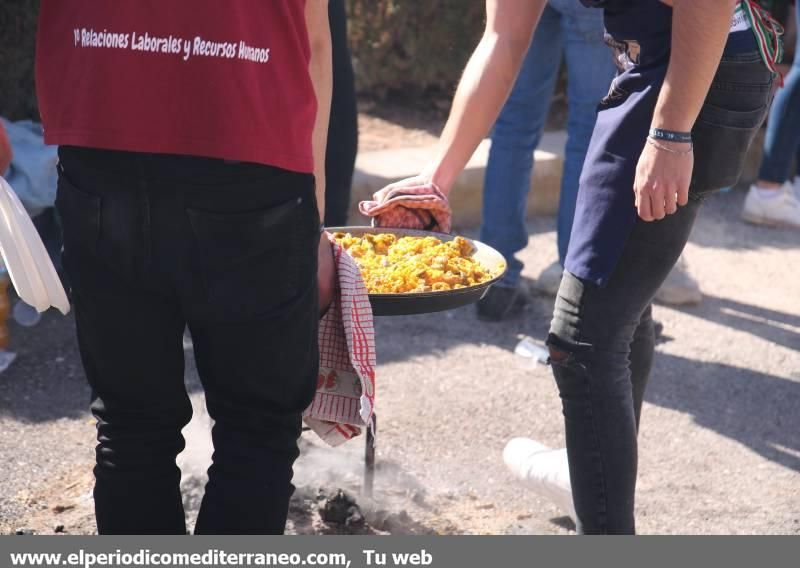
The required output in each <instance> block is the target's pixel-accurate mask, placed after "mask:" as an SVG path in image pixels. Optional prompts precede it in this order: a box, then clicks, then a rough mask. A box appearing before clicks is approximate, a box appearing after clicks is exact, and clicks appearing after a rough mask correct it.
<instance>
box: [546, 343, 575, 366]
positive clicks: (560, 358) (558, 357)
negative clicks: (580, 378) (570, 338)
mask: <svg viewBox="0 0 800 568" xmlns="http://www.w3.org/2000/svg"><path fill="white" fill-rule="evenodd" d="M547 348H548V349H549V350H550V363H566V362H567V359H569V355H570V354H569V353H567V352H566V351H562V350H561V349H559V348H558V347H554V346H553V345H548V346H547Z"/></svg>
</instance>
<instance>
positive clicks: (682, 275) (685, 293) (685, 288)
mask: <svg viewBox="0 0 800 568" xmlns="http://www.w3.org/2000/svg"><path fill="white" fill-rule="evenodd" d="M687 268H688V267H687V266H686V261H685V260H684V259H683V257H682V256H681V257H680V258H679V259H678V262H677V264H675V266H673V267H672V270H670V272H669V275H668V276H667V279H666V280H665V281H664V283H663V284H662V285H661V288H659V289H658V292H656V297H655V299H656V300H657V301H659V302H661V303H662V304H671V305H674V306H679V305H684V304H699V303H700V302H701V301H702V300H703V293H702V292H701V291H700V285H699V284H698V283H697V280H695V279H694V278H692V277H691V276H690V275H689V271H688V269H687Z"/></svg>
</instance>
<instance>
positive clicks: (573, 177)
mask: <svg viewBox="0 0 800 568" xmlns="http://www.w3.org/2000/svg"><path fill="white" fill-rule="evenodd" d="M562 29H563V31H564V44H565V45H564V49H565V54H566V60H567V104H568V105H569V115H568V117H567V146H566V149H565V153H564V154H565V155H564V173H563V176H562V178H561V194H560V198H559V203H558V231H557V233H558V260H559V262H560V263H561V265H562V266H563V265H564V259H565V258H566V257H567V247H568V246H569V236H570V233H571V232H572V220H573V218H574V217H575V202H576V201H577V199H578V185H579V183H578V182H579V179H580V175H581V169H582V168H583V162H584V159H585V158H586V150H587V149H588V147H589V140H590V139H591V137H592V130H593V129H594V123H595V120H596V118H597V104H598V103H599V102H600V100H601V99H602V98H603V97H604V96H605V94H606V92H607V91H608V87H609V85H610V84H611V79H612V78H613V77H614V73H615V67H614V61H613V59H612V55H611V51H610V50H609V48H608V47H607V46H606V45H605V44H604V43H603V18H602V12H601V11H600V10H586V9H584V8H583V7H582V6H578V7H577V8H574V9H573V10H572V11H571V12H570V13H564V14H563V15H562Z"/></svg>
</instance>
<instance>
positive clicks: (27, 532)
mask: <svg viewBox="0 0 800 568" xmlns="http://www.w3.org/2000/svg"><path fill="white" fill-rule="evenodd" d="M14 534H15V535H18V536H27V535H32V534H36V532H35V531H34V530H33V529H17V530H16V531H14Z"/></svg>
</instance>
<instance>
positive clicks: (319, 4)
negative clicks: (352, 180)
mask: <svg viewBox="0 0 800 568" xmlns="http://www.w3.org/2000/svg"><path fill="white" fill-rule="evenodd" d="M305 15H306V29H307V30H308V40H309V44H310V46H311V62H310V63H309V67H308V72H309V75H311V82H312V83H313V85H314V94H315V95H316V97H317V118H316V121H315V122H314V133H313V134H312V139H311V142H312V145H313V152H314V180H315V182H316V194H317V207H318V209H319V219H320V222H322V221H323V220H324V219H325V146H326V145H327V141H328V121H329V119H330V114H331V88H332V86H333V68H332V66H333V63H332V60H331V28H330V24H329V23H328V0H306V14H305ZM317 288H318V292H319V315H320V317H322V315H323V314H324V313H325V311H326V310H327V309H328V306H329V305H330V303H331V301H332V299H333V296H334V293H335V289H336V269H335V267H334V263H333V256H332V252H331V245H330V243H329V242H328V238H327V237H326V236H325V235H322V236H321V238H320V240H319V247H318V248H317Z"/></svg>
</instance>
